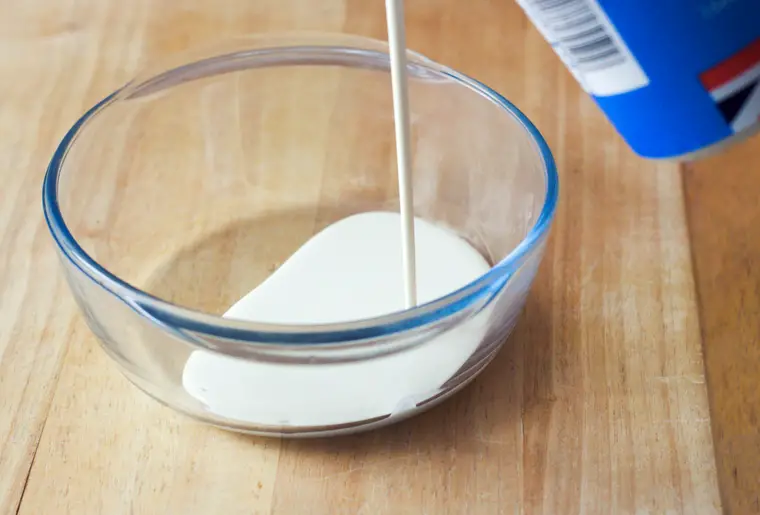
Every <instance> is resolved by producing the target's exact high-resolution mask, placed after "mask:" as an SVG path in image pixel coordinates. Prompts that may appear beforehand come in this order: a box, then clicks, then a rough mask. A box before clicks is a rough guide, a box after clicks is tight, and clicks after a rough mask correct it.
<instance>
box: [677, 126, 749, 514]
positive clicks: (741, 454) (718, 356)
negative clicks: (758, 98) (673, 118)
mask: <svg viewBox="0 0 760 515" xmlns="http://www.w3.org/2000/svg"><path fill="white" fill-rule="evenodd" d="M758 184H760V139H759V138H758V137H757V136H756V137H754V138H751V139H749V140H747V141H745V142H743V143H742V144H740V145H737V146H736V147H733V148H731V149H730V150H729V151H727V152H726V153H724V154H721V155H716V156H713V157H711V158H709V159H705V160H703V161H701V162H698V163H693V164H690V165H689V166H688V167H687V168H686V170H685V171H684V185H685V193H686V199H687V213H688V218H689V225H690V229H691V243H692V249H693V254H694V269H695V275H696V282H697V291H698V296H699V300H700V320H701V326H702V337H703V339H704V353H705V365H706V369H707V378H708V384H709V387H710V388H709V391H710V403H711V412H712V414H713V416H712V426H713V432H714V434H715V449H716V454H717V463H718V471H719V478H720V486H721V491H722V498H723V500H724V503H725V507H726V511H727V512H728V513H734V514H745V513H746V514H755V513H760V456H758V452H760V387H758V383H759V382H760V344H759V341H760V340H759V338H760V337H759V335H760V316H758V313H760V273H758V269H759V268H758V267H759V266H760V204H758V201H757V200H758Z"/></svg>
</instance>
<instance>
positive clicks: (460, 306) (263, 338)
mask: <svg viewBox="0 0 760 515" xmlns="http://www.w3.org/2000/svg"><path fill="white" fill-rule="evenodd" d="M320 35H321V36H325V34H324V33H320ZM265 36H266V35H265ZM334 36H336V37H337V38H338V39H337V40H338V41H340V42H342V43H343V44H339V45H338V48H342V49H347V50H350V51H355V50H359V51H368V50H367V49H366V48H362V47H359V46H358V45H356V43H357V42H362V41H363V42H365V43H367V44H368V45H369V44H372V45H374V46H377V45H378V44H380V45H381V46H382V47H385V48H387V43H385V42H382V41H378V40H375V39H372V38H366V37H363V36H356V35H352V34H338V35H334ZM275 41H276V42H277V40H275ZM346 42H348V43H351V46H348V45H346V44H345V43H346ZM309 46H310V47H313V48H323V49H324V48H325V47H328V46H331V45H326V44H322V43H315V44H311V45H308V44H307V45H306V47H309ZM302 47H303V46H302ZM288 48H290V49H292V48H294V45H286V44H281V43H280V44H279V46H270V47H268V48H267V50H269V51H277V50H280V51H284V50H285V49H288ZM332 48H336V47H335V46H332ZM371 52H376V50H375V49H374V48H373V49H372V50H371ZM247 53H249V52H247ZM233 54H238V52H235V53H233ZM233 54H221V55H217V54H214V56H213V57H210V58H213V59H224V58H225V57H229V56H232V55H233ZM409 55H410V57H414V58H415V59H417V62H416V65H417V66H423V67H426V68H429V69H430V70H431V71H434V72H437V73H439V74H442V75H444V76H445V77H446V78H447V79H450V80H452V81H454V82H455V83H457V84H458V85H461V86H464V87H467V88H468V89H470V90H472V91H474V92H476V93H478V94H480V95H481V96H483V97H485V98H486V99H488V100H490V101H491V102H492V103H493V104H494V105H495V107H498V108H500V109H502V110H503V111H505V112H506V113H507V114H509V115H511V116H512V117H513V119H514V120H515V121H517V122H518V123H519V124H520V125H521V126H522V127H523V129H524V130H525V131H526V133H527V134H528V136H529V137H530V140H531V142H532V143H533V145H534V147H535V150H536V151H537V153H538V155H539V157H540V158H541V160H542V162H543V168H544V174H545V180H546V193H545V197H544V202H543V205H542V207H541V211H540V213H539V216H538V218H537V219H536V221H535V222H534V224H533V226H532V227H531V228H530V230H529V231H528V234H527V235H526V236H525V237H524V238H523V239H522V241H520V243H519V244H518V245H517V246H516V247H515V248H514V249H512V251H511V252H510V253H509V254H507V255H506V256H505V257H504V258H503V259H502V260H501V261H499V262H498V263H496V264H495V265H494V266H493V267H491V269H490V270H489V271H488V272H486V273H485V274H483V275H481V276H480V277H478V278H477V279H475V280H473V281H472V282H470V283H469V284H467V285H465V286H462V287H461V288H459V289H458V290H456V291H453V292H451V293H449V294H447V295H445V296H443V297H439V298H437V299H434V300H432V301H429V302H427V303H425V304H421V305H418V306H416V307H414V308H411V309H405V310H402V311H397V312H394V313H389V314H385V315H381V316H378V317H372V318H365V319H360V320H352V321H347V322H335V323H329V324H299V325H290V324H273V323H265V322H251V321H243V320H235V319H228V318H223V317H221V316H216V315H212V314H209V313H205V312H202V311H198V310H195V309H192V308H188V307H184V306H181V305H177V304H173V303H171V302H169V301H166V300H163V299H161V298H159V297H156V296H154V295H152V294H150V293H147V292H145V291H143V290H141V289H139V288H137V287H135V286H132V285H131V284H129V283H128V282H126V281H124V280H123V279H121V278H119V277H118V276H116V275H115V274H112V273H111V272H110V271H108V270H107V269H106V268H104V267H103V266H101V265H100V264H99V263H98V262H97V261H95V259H93V258H92V257H91V256H90V255H89V254H88V253H87V252H85V251H84V249H83V248H82V247H81V246H80V245H79V244H78V243H77V241H76V239H75V238H74V236H73V235H72V234H71V232H70V231H69V229H68V227H67V225H66V222H65V221H64V218H63V214H62V213H61V210H60V206H59V203H58V181H59V178H60V174H61V171H62V168H63V165H64V163H65V160H66V155H67V153H68V151H69V149H70V148H71V147H72V146H73V144H74V143H75V141H76V138H77V136H78V135H79V133H80V131H81V130H82V128H83V127H84V126H85V125H86V124H87V122H88V121H89V120H91V119H92V118H93V117H95V116H96V115H97V114H98V113H99V112H100V111H102V110H104V109H106V108H107V107H108V106H109V105H110V104H111V103H113V102H114V101H116V100H117V99H118V98H119V94H120V93H122V92H123V91H125V90H127V89H128V88H130V87H131V86H132V85H133V83H127V84H126V85H125V86H124V87H122V88H120V89H118V90H116V91H115V92H113V93H111V94H110V95H108V96H106V97H105V98H104V99H102V100H101V101H100V102H98V103H97V104H95V105H94V106H93V107H91V108H90V109H89V110H88V111H87V112H85V113H84V114H83V115H82V116H81V117H80V118H79V119H78V120H77V121H76V122H75V123H74V125H73V126H72V127H71V128H70V129H69V130H68V131H67V132H66V134H65V135H64V137H63V139H62V140H61V142H60V144H59V145H58V147H57V148H56V150H55V152H54V153H53V156H52V158H51V160H50V163H49V164H48V167H47V171H46V173H45V178H44V180H43V184H42V205H43V212H44V216H45V221H46V223H47V225H48V229H49V230H50V233H51V235H52V237H53V239H54V241H55V243H56V245H57V246H58V248H59V250H60V251H61V253H62V254H63V256H64V257H65V258H66V260H67V261H68V262H69V263H71V264H72V265H73V266H74V267H76V268H77V269H78V270H79V271H81V272H82V273H83V274H84V275H85V276H87V278H89V279H90V280H91V281H93V282H95V283H96V284H97V285H99V286H100V287H101V288H103V289H105V290H106V291H107V292H109V293H110V294H112V295H114V296H115V297H116V298H118V299H119V300H121V301H123V302H124V303H126V304H127V305H128V306H129V307H130V308H132V309H133V310H135V311H137V312H138V314H140V315H142V316H144V317H147V318H149V319H150V320H151V321H152V322H154V323H156V324H158V325H160V326H162V328H163V329H164V330H168V331H170V332H172V333H174V334H176V335H178V336H180V337H181V338H182V339H184V340H188V341H191V342H192V343H194V344H195V345H197V346H200V347H204V348H209V349H213V350H217V351H218V350H219V348H220V345H219V343H220V340H221V342H222V346H223V347H225V349H229V347H228V346H229V345H230V344H232V345H233V346H235V345H238V344H241V345H247V346H251V345H257V344H258V345H275V346H278V347H279V346H282V345H288V346H292V345H298V346H304V347H309V346H312V345H323V344H340V347H341V348H346V346H347V345H350V344H354V345H362V344H367V343H374V342H368V341H367V340H370V339H373V338H378V337H383V336H387V335H390V334H394V333H398V332H402V331H403V332H406V331H411V330H415V329H420V328H422V327H423V326H426V325H428V324H431V323H434V322H436V321H441V320H444V319H446V318H447V317H450V316H453V315H456V314H459V313H462V312H463V311H464V310H465V309H466V308H468V307H470V306H473V305H476V303H477V302H478V301H481V302H483V303H487V302H488V301H489V300H490V299H491V298H492V297H493V295H494V294H495V293H497V292H498V291H500V290H501V288H502V287H503V286H504V285H505V284H506V282H507V280H508V279H509V278H510V277H511V275H512V274H513V273H514V272H515V271H516V270H517V268H518V267H519V265H520V264H521V263H522V262H523V261H524V260H525V259H526V258H527V256H528V255H529V253H530V252H531V251H532V250H533V249H534V248H535V247H536V246H537V245H539V244H540V243H541V242H542V241H543V240H544V239H545V237H546V235H547V234H548V231H549V229H550V226H551V222H552V220H553V217H554V214H555V212H556V208H557V200H558V196H559V177H558V174H557V169H556V164H555V162H554V158H553V156H552V153H551V150H550V149H549V146H548V144H547V143H546V141H545V139H544V137H543V136H542V135H541V132H540V131H539V130H538V128H536V126H535V125H534V124H533V123H532V122H531V121H530V120H529V119H528V117H527V116H525V114H523V113H522V111H520V110H519V109H518V108H517V107H516V106H515V105H514V104H512V103H511V102H510V101H509V100H507V99H506V98H504V97H503V96H502V95H500V94H499V93H497V92H496V91H495V90H493V89H492V88H490V87H489V86H487V85H485V84H483V83H482V82H480V81H478V80H475V79H473V78H471V77H468V76H466V75H464V74H462V73H459V72H457V71H455V70H453V69H451V68H448V67H447V66H444V65H441V64H439V63H436V62H434V61H432V60H430V59H428V58H426V57H424V56H422V55H421V54H418V53H416V52H412V51H409ZM203 60H205V59H201V60H200V61H203ZM197 62H199V61H193V62H189V63H186V64H185V65H182V66H178V67H173V68H170V69H168V70H164V71H163V72H161V73H160V74H161V75H165V74H169V73H171V72H172V71H174V70H178V69H179V68H182V67H183V66H188V65H192V64H195V63H197ZM158 75H159V74H157V75H156V76H158ZM199 336H200V338H199ZM206 337H211V338H214V339H216V341H208V339H207V338H206Z"/></svg>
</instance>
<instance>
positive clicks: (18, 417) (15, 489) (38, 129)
mask: <svg viewBox="0 0 760 515" xmlns="http://www.w3.org/2000/svg"><path fill="white" fill-rule="evenodd" d="M407 20H408V24H409V27H408V39H409V46H410V47H411V48H413V49H415V50H418V51H420V52H422V53H423V54H426V55H428V56H429V57H431V58H433V59H435V60H438V61H440V62H442V63H444V64H446V65H449V66H451V67H454V68H456V69H459V70H461V71H463V72H465V73H467V74H470V75H472V76H474V77H475V78H477V79H480V80H482V81H484V82H485V83H487V84H489V85H491V86H492V87H494V88H495V89H497V90H498V91H500V92H501V93H503V94H504V95H505V96H506V97H507V98H509V99H510V100H512V101H514V102H515V103H516V104H517V105H518V106H519V107H520V108H521V109H522V110H523V111H524V112H525V113H526V114H527V115H528V116H529V117H530V118H531V119H532V120H533V121H534V122H535V123H536V125H537V126H538V127H539V128H540V129H541V130H542V132H543V133H544V135H545V137H546V138H547V140H548V142H549V144H550V146H551V148H552V149H553V151H554V153H555V157H556V160H557V163H558V166H559V169H560V173H561V180H562V193H561V197H562V199H561V202H560V205H559V209H558V214H557V219H556V223H555V226H554V230H553V236H552V238H551V241H550V244H549V248H548V250H547V254H546V258H545V260H544V263H543V265H542V267H541V269H540V272H539V275H538V278H537V280H536V283H535V286H534V289H533V292H532V294H531V296H530V298H529V301H528V304H527V307H526V310H525V313H524V316H523V318H522V320H521V322H520V323H519V325H518V328H517V329H516V331H515V333H514V334H513V336H512V337H511V338H510V340H509V341H508V342H507V344H506V345H505V348H504V350H503V352H501V354H500V355H499V356H498V357H497V358H496V360H495V361H494V362H493V363H492V365H491V366H490V367H489V368H488V369H487V370H486V372H485V373H484V374H483V376H482V377H481V378H479V379H478V380H477V381H476V382H475V383H474V384H473V385H471V386H470V387H468V388H467V389H466V390H465V391H463V392H461V393H460V394H458V395H457V396H456V397H455V398H453V399H452V400H450V401H448V402H446V403H445V404H443V405H441V406H440V407H438V408H435V409H433V410H432V411H430V412H429V413H426V414H424V415H422V416H419V417H417V418H415V419H412V420H409V421H407V422H404V423H401V424H398V425H396V426H393V427H390V428H387V429H383V430H380V431H376V432H372V433H368V434H364V435H358V436H354V437H347V438H337V439H332V440H313V441H279V440H273V439H272V440H266V439H260V438H252V437H246V436H241V435H235V434H230V433H225V432H222V431H219V430H216V429H213V428H209V427H205V426H202V425H200V424H198V423H196V422H193V421H190V420H188V419H186V418H183V417H181V416H179V415H177V414H174V413H173V412H171V411H170V410H168V409H167V408H164V407H162V406H160V405H158V404H157V403H155V402H154V401H152V400H150V399H148V398H147V397H146V396H145V395H144V394H142V393H141V392H139V391H138V390H137V389H136V388H134V387H133V386H131V385H130V384H129V383H128V382H127V381H126V380H125V379H124V378H123V377H122V376H121V375H120V374H119V373H118V372H117V370H116V368H115V367H114V366H113V364H112V363H110V361H109V359H108V358H107V357H106V356H105V354H104V353H103V352H102V351H101V350H100V349H99V348H98V345H97V342H96V341H95V339H94V337H93V336H92V335H91V334H90V332H89V331H88V330H87V328H86V327H85V324H84V323H83V320H82V318H81V316H80V315H79V313H78V312H77V310H76V307H75V305H74V302H73V299H72V298H71V296H70V295H69V293H68V290H67V288H66V286H65V284H64V281H63V277H62V274H61V273H60V271H59V269H58V266H57V265H58V263H57V259H56V256H55V254H54V252H53V245H52V243H51V241H50V238H49V237H48V235H47V230H46V227H45V224H44V222H43V220H42V216H41V211H40V192H39V190H40V181H41V179H42V176H43V174H44V170H45V166H46V164H47V160H48V159H49V156H50V155H51V153H52V151H53V149H54V148H55V145H56V144H57V143H58V141H59V140H60V138H61V136H62V135H63V133H64V131H65V130H66V129H67V128H68V127H69V126H70V125H71V123H73V121H74V120H75V119H76V118H77V117H78V115H79V114H81V112H83V111H84V110H85V109H86V107H88V106H89V105H91V104H92V103H93V102H95V101H96V100H97V99H99V98H101V97H103V96H104V95H105V94H107V93H108V92H110V91H111V90H113V89H115V88H116V87H118V86H120V85H121V84H123V83H124V82H125V81H126V80H128V79H129V78H130V77H131V76H132V75H133V74H134V73H135V72H136V70H138V69H139V67H140V66H142V65H144V64H146V63H149V62H151V61H154V60H157V59H158V58H160V57H161V56H163V55H166V54H168V53H171V52H173V51H177V50H181V49H184V48H186V47H187V46H189V45H193V44H200V43H204V42H211V41H213V40H216V39H219V38H222V37H225V36H230V35H237V34H246V33H251V32H256V31H264V30H277V29H319V30H328V31H346V32H351V33H358V34H363V35H368V36H373V37H376V38H384V34H385V30H384V23H385V17H384V11H383V4H382V2H379V1H375V2H369V1H366V0H345V1H344V0H320V1H318V2H314V1H300V0H279V1H276V0H259V1H243V0H219V1H215V2H211V1H200V0H197V1H185V2H170V1H168V0H163V1H149V0H136V1H135V2H129V3H116V2H99V1H96V0H78V1H76V2H75V1H63V2H53V1H51V0H47V1H45V0H30V1H28V2H24V3H21V2H17V3H15V4H14V5H13V6H6V11H5V12H4V16H2V17H0V55H1V56H2V59H0V71H1V72H2V76H3V77H4V78H5V80H4V81H1V82H0V92H2V98H3V104H2V107H0V136H2V137H0V160H1V161H0V162H1V163H2V164H3V166H0V174H2V175H1V176H2V188H1V189H0V196H1V197H0V199H1V201H0V242H1V245H0V509H1V510H4V511H5V512H7V513H22V514H33V515H36V514H41V513H77V514H89V513H93V514H98V513H109V514H120V513H124V514H126V513H136V514H144V513H161V514H166V513H230V514H232V513H276V514H291V513H324V514H336V513H373V514H381V513H388V514H403V513H410V514H412V513H413V514H424V513H430V514H439V513H456V514H459V513H473V514H476V513H483V514H490V513H509V514H512V513H528V514H565V513H577V514H584V515H585V514H595V513H599V514H609V513H616V514H625V513H631V514H634V513H635V514H641V513H690V514H698V515H703V514H710V513H718V512H720V510H721V503H720V500H719V495H718V488H717V478H716V467H715V459H714V455H713V445H712V436H711V430H710V415H709V411H708V404H707V388H706V385H705V375H704V370H703V369H704V367H703V361H702V353H701V347H700V345H701V339H700V326H699V317H698V310H697V302H696V298H695V283H694V278H693V273H692V265H691V260H690V253H689V239H688V234H687V226H686V220H685V215H684V197H683V189H682V183H681V176H680V174H679V169H678V167H677V165H675V164H667V163H659V164H658V163H653V162H647V161H643V160H641V159H639V158H637V157H636V156H634V155H633V154H632V153H631V152H630V150H628V148H627V147H626V146H625V145H624V143H623V142H622V141H621V140H620V138H619V137H618V136H617V135H616V134H615V132H614V130H613V129H612V128H611V127H610V126H609V124H608V123H607V122H606V121H605V120H604V118H603V117H602V115H601V114H600V112H599V111H598V109H597V108H596V107H595V106H594V104H593V103H592V101H591V100H589V99H588V98H587V97H586V96H585V95H584V94H583V93H582V92H581V91H580V90H579V88H578V86H577V85H576V83H575V82H574V80H573V79H572V77H571V76H570V75H569V73H567V72H566V71H565V70H564V69H563V67H562V66H561V64H560V63H559V61H558V59H557V58H556V57H555V56H554V54H553V53H552V51H551V49H550V48H549V47H548V45H547V44H546V43H545V42H544V41H543V40H542V38H541V37H540V36H539V34H538V33H537V32H536V31H535V30H534V29H533V28H531V27H530V26H529V24H528V22H527V21H526V19H525V18H524V16H523V15H522V13H521V11H520V10H519V9H518V8H517V7H516V6H515V5H513V4H512V2H510V1H508V0H498V1H497V0H493V1H489V0H470V1H468V2H461V1H456V0H436V1H431V0H408V5H407Z"/></svg>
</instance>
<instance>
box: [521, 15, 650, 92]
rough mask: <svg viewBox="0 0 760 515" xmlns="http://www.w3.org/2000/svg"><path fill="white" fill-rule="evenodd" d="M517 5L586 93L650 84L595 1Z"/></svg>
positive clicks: (613, 90)
mask: <svg viewBox="0 0 760 515" xmlns="http://www.w3.org/2000/svg"><path fill="white" fill-rule="evenodd" d="M518 2H519V3H520V5H521V6H522V8H523V10H524V11H525V12H526V14H527V15H528V17H529V18H531V20H532V21H533V23H534V24H535V25H536V27H537V28H538V29H539V31H540V32H541V33H542V34H543V36H544V37H545V38H546V39H547V40H548V41H549V43H551V45H552V46H553V47H554V50H555V51H556V52H557V54H558V55H559V56H560V58H562V60H563V61H564V62H565V65H566V66H567V67H568V68H569V69H570V71H572V72H573V74H574V75H575V76H576V78H577V79H578V81H579V82H580V83H581V85H582V86H583V87H584V88H585V89H586V90H587V91H588V92H589V93H591V94H594V95H600V96H603V95H616V94H619V93H624V92H626V91H631V90H633V89H638V88H640V87H643V86H646V85H647V84H648V83H649V80H648V78H647V76H646V74H645V73H644V71H643V70H642V69H641V67H640V66H639V64H638V62H637V61H636V59H635V58H634V56H633V55H632V54H631V52H630V51H629V49H628V47H627V46H626V44H625V42H624V41H623V40H622V39H621V38H620V35H619V34H618V33H617V31H616V30H615V27H614V25H613V24H612V23H611V22H610V20H609V18H608V17H607V15H606V14H605V13H604V11H603V10H602V9H601V7H599V4H598V3H597V1H596V0H518Z"/></svg>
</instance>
